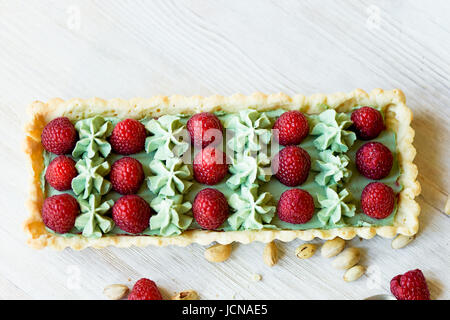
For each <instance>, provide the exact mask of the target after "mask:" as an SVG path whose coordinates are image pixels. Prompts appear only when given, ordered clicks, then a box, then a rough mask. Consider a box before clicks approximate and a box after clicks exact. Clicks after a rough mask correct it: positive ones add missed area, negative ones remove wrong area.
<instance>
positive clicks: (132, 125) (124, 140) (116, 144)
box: [109, 119, 147, 155]
mask: <svg viewBox="0 0 450 320" xmlns="http://www.w3.org/2000/svg"><path fill="white" fill-rule="evenodd" d="M146 137H147V134H146V131H145V126H144V125H143V124H142V123H140V122H139V121H137V120H134V119H125V120H122V121H120V122H119V123H118V124H116V126H115V127H114V129H113V131H112V133H111V136H110V137H109V142H110V143H111V147H112V149H113V151H114V152H115V153H118V154H122V155H129V154H133V153H138V152H140V151H142V150H144V146H145V138H146Z"/></svg>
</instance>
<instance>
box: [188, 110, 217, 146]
mask: <svg viewBox="0 0 450 320" xmlns="http://www.w3.org/2000/svg"><path fill="white" fill-rule="evenodd" d="M187 130H188V131H189V135H190V136H191V142H192V144H194V145H195V146H196V147H199V148H205V147H207V146H209V145H211V146H216V145H218V144H219V143H220V141H222V132H223V127H222V124H221V123H220V120H219V118H218V117H217V116H216V115H215V114H212V113H209V112H202V113H197V114H195V115H193V116H192V117H191V118H190V119H189V120H188V122H187Z"/></svg>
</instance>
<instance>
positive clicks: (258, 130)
mask: <svg viewBox="0 0 450 320" xmlns="http://www.w3.org/2000/svg"><path fill="white" fill-rule="evenodd" d="M272 123H273V119H272V118H271V117H269V115H268V114H267V113H265V112H259V111H256V110H252V109H248V110H242V111H240V112H239V113H237V114H230V115H228V116H226V117H224V128H225V129H229V130H231V131H233V133H234V136H233V137H232V138H231V139H230V140H229V141H228V143H227V144H228V147H229V148H230V149H231V150H233V151H235V152H243V151H244V150H246V151H247V152H251V151H259V150H261V145H262V144H265V145H267V144H269V143H270V139H271V137H272V132H271V129H272Z"/></svg>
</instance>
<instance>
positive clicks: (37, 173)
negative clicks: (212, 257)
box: [24, 89, 420, 250]
mask: <svg viewBox="0 0 450 320" xmlns="http://www.w3.org/2000/svg"><path fill="white" fill-rule="evenodd" d="M363 105H369V106H376V107H377V108H378V109H379V110H380V111H382V112H383V114H384V121H385V126H386V129H387V130H391V131H392V132H394V133H395V138H396V145H395V151H396V157H397V161H398V168H399V177H398V179H397V182H398V183H399V184H400V185H401V186H402V188H401V190H400V191H399V193H398V195H397V199H398V200H397V205H396V214H395V217H394V219H393V222H392V223H391V224H390V225H379V226H374V225H369V226H365V225H361V226H344V227H338V228H311V229H303V230H301V229H298V230H292V229H289V230H288V229H280V228H276V229H270V228H264V229H261V230H241V231H208V230H202V229H188V230H185V231H183V232H181V234H178V235H172V236H161V235H123V234H111V235H110V234H105V235H103V236H102V237H97V238H92V237H84V236H82V235H81V234H75V235H72V236H70V237H65V236H63V235H60V234H57V233H54V232H50V230H49V229H47V228H46V227H45V225H44V223H43V220H42V215H41V212H42V206H43V203H44V200H45V192H44V190H43V188H42V174H43V172H44V170H45V163H44V154H45V152H46V151H45V150H44V149H43V147H42V144H41V134H42V131H43V128H44V127H45V125H46V124H47V123H48V122H50V121H51V120H52V119H55V118H57V117H67V118H69V119H70V120H71V121H72V122H73V123H75V122H76V121H78V120H82V119H88V118H91V117H95V116H102V117H105V118H108V117H110V118H117V119H126V118H133V119H137V120H140V119H145V118H152V117H160V116H163V115H167V114H173V115H177V114H184V115H192V114H195V113H199V112H217V113H220V112H226V113H237V112H239V111H241V110H246V109H254V110H257V111H261V112H263V111H272V110H285V111H288V110H298V111H301V112H303V113H304V114H307V115H314V114H319V113H320V112H322V111H324V110H325V108H331V109H335V110H336V112H347V113H348V112H350V111H351V110H353V108H355V107H357V106H363ZM28 113H29V116H30V120H29V122H28V123H27V124H26V127H25V134H26V137H25V143H24V150H25V153H26V155H27V158H28V159H29V164H30V168H31V183H30V186H31V188H30V192H29V198H28V200H27V203H26V204H27V208H28V211H29V217H28V218H27V220H26V221H25V223H24V229H25V232H26V233H27V234H28V235H29V239H28V243H29V245H31V246H32V247H34V248H44V247H47V246H48V247H52V248H54V249H58V250H61V249H64V248H66V247H71V248H73V249H76V250H80V249H84V248H86V247H94V248H103V247H106V246H116V247H130V246H132V245H134V246H139V247H144V246H148V245H157V246H166V245H179V246H186V245H189V244H191V243H198V244H201V245H207V244H209V243H211V242H218V243H221V244H228V243H231V242H235V241H237V242H241V243H250V242H252V241H261V242H270V241H272V240H276V239H277V240H281V241H285V242H287V241H292V240H294V239H296V238H299V239H301V240H304V241H309V240H312V239H314V238H315V237H317V238H320V239H332V238H335V237H341V238H343V239H347V240H348V239H352V238H353V237H355V236H359V237H361V238H364V239H370V238H372V237H374V236H375V235H377V234H378V235H380V236H382V237H386V238H392V237H394V236H395V235H396V234H403V235H407V236H411V235H414V234H415V233H417V231H418V227H419V222H418V216H419V213H420V207H419V205H418V204H417V203H416V201H415V200H414V198H415V197H416V196H418V195H419V193H420V185H419V183H418V182H417V181H416V178H417V174H418V171H417V167H416V165H414V164H413V159H414V157H415V154H416V150H415V149H414V147H413V145H412V142H413V138H414V130H413V129H412V128H411V126H410V124H411V121H412V112H411V110H410V109H409V108H408V107H407V106H406V104H405V96H404V94H403V92H402V91H401V90H398V89H395V90H390V91H383V90H381V89H374V90H373V91H372V92H370V93H366V92H365V91H363V90H361V89H357V90H354V91H353V92H350V93H335V94H314V95H311V96H308V97H306V96H303V95H295V96H292V97H290V96H288V95H286V94H283V93H279V94H271V95H265V94H262V93H254V94H252V95H249V96H246V95H242V94H235V95H232V96H229V97H224V96H220V95H213V96H210V97H201V96H192V97H184V96H179V95H174V96H171V97H167V96H155V97H152V98H148V99H145V98H134V99H130V100H123V99H111V100H103V99H99V98H92V99H86V100H84V99H71V100H67V101H63V100H62V99H58V98H56V99H52V100H50V101H48V102H47V103H44V102H40V101H35V102H33V103H32V104H31V105H30V107H29V108H28Z"/></svg>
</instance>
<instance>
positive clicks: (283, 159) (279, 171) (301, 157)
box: [272, 146, 311, 187]
mask: <svg viewBox="0 0 450 320" xmlns="http://www.w3.org/2000/svg"><path fill="white" fill-rule="evenodd" d="M310 168H311V157H310V156H309V154H308V152H307V151H306V150H304V149H303V148H300V147H298V146H287V147H285V148H284V149H282V150H281V151H280V152H279V153H278V154H277V155H276V156H275V157H274V159H273V161H272V171H273V172H274V174H275V176H276V177H277V179H278V180H280V182H281V183H282V184H284V185H286V186H289V187H295V186H298V185H300V184H302V183H303V182H305V181H306V179H307V178H308V174H309V169H310Z"/></svg>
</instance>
